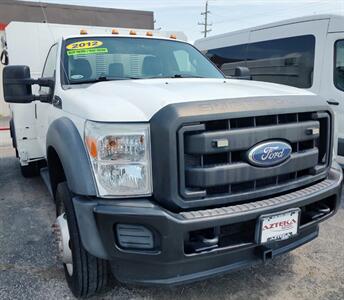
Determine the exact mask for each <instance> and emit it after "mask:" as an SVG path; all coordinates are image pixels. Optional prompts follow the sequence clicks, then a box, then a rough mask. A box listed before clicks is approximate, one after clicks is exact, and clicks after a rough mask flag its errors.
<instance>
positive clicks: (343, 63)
mask: <svg viewBox="0 0 344 300" xmlns="http://www.w3.org/2000/svg"><path fill="white" fill-rule="evenodd" d="M333 77H334V85H335V86H336V87H337V89H340V90H342V91H344V40H340V41H337V42H336V46H335V66H334V76H333Z"/></svg>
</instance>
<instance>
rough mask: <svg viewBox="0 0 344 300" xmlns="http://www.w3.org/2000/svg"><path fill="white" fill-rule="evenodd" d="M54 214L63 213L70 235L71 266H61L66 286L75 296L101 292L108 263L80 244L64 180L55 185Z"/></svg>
mask: <svg viewBox="0 0 344 300" xmlns="http://www.w3.org/2000/svg"><path fill="white" fill-rule="evenodd" d="M56 214H57V217H59V216H62V215H63V214H65V219H66V220H67V224H68V229H69V237H70V240H69V243H68V244H69V247H70V250H71V255H72V260H71V261H72V268H71V267H70V265H68V267H67V265H66V264H65V263H64V264H63V266H64V271H65V277H66V280H67V283H68V286H69V288H70V289H71V291H72V293H73V295H74V296H75V297H77V298H80V297H82V298H84V297H90V296H92V295H95V294H97V293H100V292H102V291H103V290H104V289H105V287H106V286H107V281H108V263H107V261H106V260H103V259H100V258H97V257H95V256H93V255H91V254H90V253H88V252H87V251H86V250H85V249H84V247H83V246H82V243H81V239H80V233H79V229H78V225H77V220H76V217H75V212H74V207H73V203H72V193H71V192H70V190H69V188H68V185H67V183H66V182H62V183H60V184H59V185H58V186H57V191H56ZM55 226H56V225H55ZM55 228H56V227H55ZM60 234H61V232H60ZM60 250H61V249H60ZM71 270H72V272H71Z"/></svg>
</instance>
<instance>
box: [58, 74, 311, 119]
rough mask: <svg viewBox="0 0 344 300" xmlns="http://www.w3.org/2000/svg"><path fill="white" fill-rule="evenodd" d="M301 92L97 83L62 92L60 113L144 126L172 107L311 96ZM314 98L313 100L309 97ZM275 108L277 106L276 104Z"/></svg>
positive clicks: (218, 84)
mask: <svg viewBox="0 0 344 300" xmlns="http://www.w3.org/2000/svg"><path fill="white" fill-rule="evenodd" d="M312 95H313V94H312V93H310V92H307V91H305V90H302V89H297V88H292V87H288V86H284V85H279V84H271V83H264V82H257V81H245V80H234V79H203V78H201V79H199V78H185V79H182V78H176V79H141V80H121V81H107V82H99V83H95V84H91V85H87V86H86V85H83V86H76V87H73V88H70V89H67V90H65V91H63V95H61V96H62V97H61V98H62V99H63V109H64V110H65V111H66V112H69V113H71V114H75V115H78V116H79V117H81V118H83V119H88V120H94V121H104V122H147V121H149V120H150V119H151V118H152V116H153V115H154V114H155V113H156V112H157V111H159V110H160V109H161V108H163V107H164V106H166V105H168V104H171V103H179V102H193V101H205V100H207V101H209V100H219V99H240V98H245V99H248V100H250V99H252V100H255V101H259V99H262V97H263V98H264V99H266V98H267V97H268V98H269V99H276V100H278V97H280V96H291V97H292V98H293V97H297V96H312ZM312 98H313V97H312ZM276 104H277V103H276Z"/></svg>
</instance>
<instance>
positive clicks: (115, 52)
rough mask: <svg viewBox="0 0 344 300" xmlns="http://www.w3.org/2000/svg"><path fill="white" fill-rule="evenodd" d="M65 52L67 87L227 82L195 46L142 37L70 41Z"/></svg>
mask: <svg viewBox="0 0 344 300" xmlns="http://www.w3.org/2000/svg"><path fill="white" fill-rule="evenodd" d="M64 48H65V51H64V71H65V72H64V73H65V77H66V78H65V79H66V80H65V82H66V83H67V84H80V83H87V82H97V81H105V80H124V79H146V78H193V77H196V78H197V77H200V78H201V77H204V78H223V77H224V76H223V75H222V73H221V72H220V71H219V70H218V69H217V68H216V67H215V66H214V65H213V64H212V63H210V62H209V61H208V59H207V58H206V57H205V56H203V55H202V54H201V53H200V52H199V51H198V50H196V49H195V48H194V47H193V46H191V45H189V44H187V43H183V42H178V41H172V40H162V39H152V38H139V37H113V38H112V37H92V38H91V37H90V38H85V37H82V38H75V39H68V40H67V41H66V44H65V47H64Z"/></svg>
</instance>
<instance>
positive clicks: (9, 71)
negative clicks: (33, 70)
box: [3, 66, 55, 103]
mask: <svg viewBox="0 0 344 300" xmlns="http://www.w3.org/2000/svg"><path fill="white" fill-rule="evenodd" d="M33 84H38V85H40V86H46V87H49V88H50V90H52V89H53V88H54V84H55V82H54V80H53V79H51V78H40V79H32V78H31V74H30V68H29V67H28V66H6V67H5V68H4V70H3V87H4V88H3V90H4V98H5V101H6V102H7V103H30V102H32V101H34V100H39V101H42V102H50V101H51V98H52V95H51V94H48V95H41V96H35V95H33V94H32V85H33Z"/></svg>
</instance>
